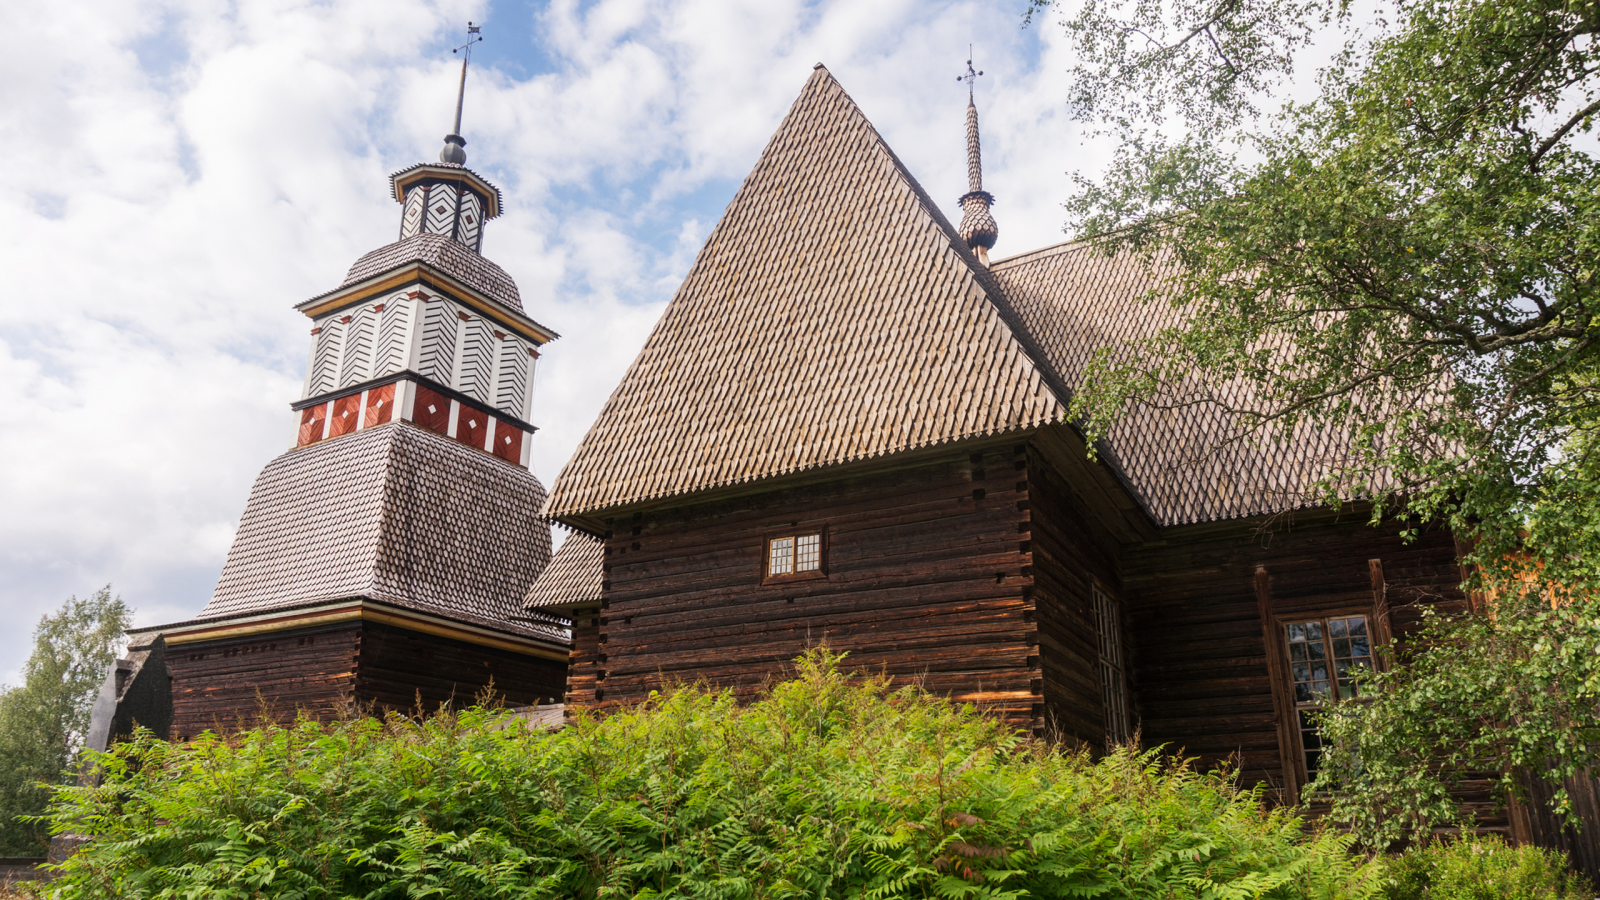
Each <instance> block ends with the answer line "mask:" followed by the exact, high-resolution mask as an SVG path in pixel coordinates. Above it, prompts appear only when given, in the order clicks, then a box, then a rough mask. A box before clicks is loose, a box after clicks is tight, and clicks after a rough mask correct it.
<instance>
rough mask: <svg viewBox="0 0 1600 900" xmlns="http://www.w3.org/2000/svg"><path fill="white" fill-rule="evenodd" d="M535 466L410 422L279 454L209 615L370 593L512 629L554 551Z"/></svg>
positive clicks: (541, 632)
mask: <svg viewBox="0 0 1600 900" xmlns="http://www.w3.org/2000/svg"><path fill="white" fill-rule="evenodd" d="M544 500H545V490H544V487H543V486H542V485H541V484H539V481H538V479H537V478H535V477H534V476H533V475H532V474H530V473H529V472H528V471H527V470H525V469H523V468H521V467H519V466H514V465H511V464H510V463H507V462H505V461H503V460H500V459H498V458H496V457H493V456H490V455H489V454H487V453H484V452H482V451H479V450H474V449H472V448H470V447H466V446H464V445H462V444H460V443H457V442H456V441H454V440H451V439H450V438H447V437H444V436H441V435H437V434H434V433H432V432H429V431H425V430H423V429H421V428H418V427H416V426H415V425H412V424H410V423H409V422H394V423H391V424H388V425H380V426H377V427H374V428H368V429H363V430H361V431H357V432H354V433H352V434H349V435H345V436H343V437H338V438H332V439H330V440H326V441H323V442H321V443H317V444H312V445H310V446H308V447H303V448H299V449H295V450H290V451H289V452H287V453H285V454H283V455H282V456H279V457H278V458H277V459H274V460H273V461H272V462H270V463H268V464H267V466H266V468H264V469H262V471H261V474H260V475H259V476H257V478H256V483H255V485H254V486H253V487H252V488H251V490H250V500H249V502H248V504H247V505H246V506H245V511H244V516H243V518H242V519H241V520H240V522H239V530H238V532H237V533H236V534H235V535H234V539H233V546H232V548H230V549H229V551H228V559H227V562H226V563H225V564H224V565H223V568H222V576H221V578H220V579H218V581H217V587H216V591H215V592H214V593H213V594H212V597H211V602H210V603H208V604H206V607H205V609H204V610H202V611H201V612H200V616H199V618H201V619H213V618H220V617H227V616H239V615H252V614H258V613H262V612H267V611H272V610H280V609H292V608H299V607H303V606H305V605H308V604H313V603H318V602H323V601H330V600H343V599H349V598H355V597H363V598H367V599H370V600H377V601H381V602H384V603H389V604H392V605H395V606H399V607H403V608H406V609H412V610H416V611H419V612H425V613H432V614H435V615H439V616H443V617H446V618H452V619H456V620H459V621H464V622H468V623H474V624H491V625H493V626H494V627H496V628H498V629H500V630H502V631H510V632H524V633H527V634H529V635H530V636H536V637H540V638H544V639H555V640H559V641H562V642H565V640H566V636H565V634H564V633H563V632H561V630H560V629H557V628H554V627H550V626H542V625H527V624H516V623H514V622H513V621H512V620H511V617H512V616H516V615H519V614H520V613H521V608H522V601H523V597H524V596H525V595H526V593H527V589H528V587H529V585H530V584H531V583H532V582H533V580H534V578H535V577H536V576H538V574H539V573H540V572H541V571H543V569H544V567H545V565H546V564H547V563H548V562H549V560H550V526H549V524H548V523H547V522H545V521H544V520H542V519H540V518H539V517H538V511H539V507H540V505H541V504H542V503H543V502H544Z"/></svg>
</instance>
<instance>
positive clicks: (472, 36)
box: [439, 22, 483, 166]
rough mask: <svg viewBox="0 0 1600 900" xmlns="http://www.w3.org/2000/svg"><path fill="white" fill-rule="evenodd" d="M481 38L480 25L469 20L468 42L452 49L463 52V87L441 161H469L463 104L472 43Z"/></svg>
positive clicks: (455, 162) (440, 156) (442, 151)
mask: <svg viewBox="0 0 1600 900" xmlns="http://www.w3.org/2000/svg"><path fill="white" fill-rule="evenodd" d="M481 40H483V35H481V34H479V33H478V26H477V25H474V24H472V23H471V22H468V23H467V42H466V43H465V44H462V45H461V46H459V47H457V48H455V49H454V50H451V51H450V52H451V53H460V54H461V87H460V89H459V90H457V92H456V124H455V127H454V128H452V129H450V133H449V134H447V135H445V136H444V149H443V150H440V151H439V161H440V162H444V163H453V164H455V165H458V166H459V165H463V164H464V163H466V161H467V151H466V149H465V148H466V146H467V140H466V138H463V137H462V136H461V105H462V104H463V103H464V102H465V101H466V99H467V63H468V62H469V61H471V59H472V45H473V44H476V43H478V42H479V41H481Z"/></svg>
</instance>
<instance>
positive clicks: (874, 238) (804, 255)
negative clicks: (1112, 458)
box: [546, 66, 1064, 518]
mask: <svg viewBox="0 0 1600 900" xmlns="http://www.w3.org/2000/svg"><path fill="white" fill-rule="evenodd" d="M974 266H975V261H974V260H973V259H972V257H971V255H970V253H969V252H968V251H967V249H966V245H965V242H964V241H962V240H961V239H960V237H959V236H957V235H956V233H955V229H954V228H952V227H951V225H950V223H949V221H947V220H946V219H945V217H944V216H943V215H942V214H941V213H940V212H939V209H938V207H937V205H935V204H934V203H933V201H932V200H931V199H929V197H928V195H927V194H926V193H925V192H924V191H923V190H922V188H921V187H920V186H919V185H918V184H917V182H916V179H914V178H912V177H911V175H910V173H909V172H907V171H906V169H905V167H904V166H903V165H902V164H901V163H900V160H899V159H897V158H896V157H895V155H894V153H893V152H892V151H890V149H889V147H888V145H886V144H885V143H884V141H883V138H882V137H880V136H879V135H878V132H877V131H876V130H875V129H874V128H873V127H872V125H871V123H869V122H868V121H867V119H866V117H865V116H863V115H862V114H861V111H860V109H858V108H857V107H856V105H855V103H854V102H853V101H851V99H850V97H849V96H848V95H847V94H846V93H845V91H844V89H843V88H842V87H840V86H839V83H838V82H837V81H835V80H834V79H833V76H832V75H830V74H829V73H828V71H827V70H826V69H824V68H822V67H820V66H819V67H818V68H817V69H816V70H815V71H814V72H813V73H812V76H811V78H810V80H809V81H807V82H806V86H805V89H804V90H803V91H802V92H801V94H800V97H799V99H797V100H796V101H795V103H794V105H793V106H792V107H791V108H790V110H789V113H788V115H787V116H786V117H785V118H784V120H783V124H782V125H780V126H779V128H778V131H777V133H776V134H774V135H773V137H772V140H771V141H770V142H769V143H768V144H767V147H766V149H765V151H763V153H762V155H761V159H760V161H759V162H757V163H756V167H755V170H754V171H752V172H751V173H750V175H749V177H748V178H746V179H745V182H744V184H743V186H741V187H740V189H739V191H738V193H737V194H736V195H735V197H734V199H733V202H732V203H731V204H730V205H729V206H728V209H727V211H726V212H725V213H724V214H723V217H722V220H721V221H720V222H719V223H718V224H717V227H716V229H715V230H714V231H713V232H712V233H711V236H710V238H709V239H708V240H707V242H706V245H705V247H704V248H702V249H701V251H700V254H699V256H698V257H697V258H696V260H695V263H694V265H693V267H692V268H691V269H690V271H689V274H688V277H687V278H686V279H685V280H684V282H683V285H682V286H681V287H680V288H679V289H678V292H677V294H676V295H675V296H674V297H673V299H672V301H671V303H669V304H668V306H667V309H666V311H665V312H664V313H663V314H662V317H661V320H660V321H659V322H658V323H657V324H656V327H655V330H654V331H653V332H652V333H651V335H650V337H649V339H648V340H647V341H646V342H645V346H644V349H643V350H642V351H641V352H640V354H639V356H638V358H637V359H635V360H634V362H633V365H632V366H631V367H630V368H629V369H628V371H627V374H626V375H624V376H623V379H622V383H621V384H620V385H619V386H618V387H617V389H616V390H615V391H614V392H613V393H612V395H611V397H610V399H609V400H608V401H607V402H606V405H605V407H604V408H603V409H602V411H601V413H600V416H599V418H598V419H597V420H596V421H595V423H594V424H593V426H591V428H590V429H589V432H588V434H587V435H586V436H585V437H584V439H583V441H582V443H581V444H580V445H579V447H578V450H577V452H576V453H575V454H574V456H573V457H572V459H571V461H570V462H568V463H567V465H566V467H565V468H564V469H563V470H562V472H561V474H560V476H559V477H558V478H557V480H556V483H555V485H554V487H553V489H552V493H551V498H550V501H549V503H548V504H547V505H546V513H547V514H548V515H550V516H552V517H556V518H561V517H576V516H581V515H583V514H585V513H588V512H592V511H595V510H600V509H606V508H610V507H615V506H620V505H624V504H629V503H636V502H641V501H646V500H650V499H654V498H658V497H665V496H669V495H676V494H683V493H687V492H691V491H699V490H704V489H707V488H712V487H717V486H721V485H730V484H737V483H740V482H747V481H751V480H755V479H759V478H767V477H771V476H775V475H782V474H785V473H789V472H796V471H801V470H805V469H809V468H814V467H817V466H821V465H827V464H832V463H839V462H846V461H850V460H857V459H864V458H868V457H875V456H882V455H886V454H891V453H897V452H900V451H904V450H910V449H913V448H917V447H924V446H929V445H934V444H940V443H944V442H947V441H952V440H958V439H961V438H966V437H975V436H981V435H989V434H995V433H999V432H1005V431H1010V430H1014V429H1019V428H1024V427H1029V426H1036V425H1040V424H1043V423H1045V422H1048V421H1052V420H1055V419H1058V418H1060V417H1061V415H1062V414H1063V412H1064V408H1063V407H1062V405H1061V403H1060V401H1059V400H1058V399H1057V397H1056V395H1055V394H1054V393H1053V392H1052V391H1051V390H1050V389H1049V388H1048V387H1046V386H1045V384H1044V382H1043V380H1042V379H1041V378H1040V376H1039V373H1038V370H1037V369H1036V368H1035V366H1034V365H1033V363H1032V362H1031V361H1030V360H1029V359H1028V357H1027V354H1026V353H1025V352H1024V349H1023V346H1022V344H1021V343H1019V342H1018V340H1017V338H1016V337H1015V336H1014V335H1013V334H1012V331H1011V329H1010V328H1009V327H1007V325H1006V324H1005V322H1004V321H1002V319H1001V316H1000V314H999V311H998V310H997V308H996V307H995V305H994V304H993V303H992V302H991V301H990V300H989V297H988V293H987V291H986V290H985V288H984V286H983V285H982V284H981V283H980V281H979V277H978V274H977V270H976V269H975V268H974Z"/></svg>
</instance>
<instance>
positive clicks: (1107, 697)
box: [1094, 585, 1133, 744]
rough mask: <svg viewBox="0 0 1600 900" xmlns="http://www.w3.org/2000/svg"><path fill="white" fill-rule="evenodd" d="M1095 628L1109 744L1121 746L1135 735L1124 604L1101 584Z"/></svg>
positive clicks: (1095, 605) (1096, 602)
mask: <svg viewBox="0 0 1600 900" xmlns="http://www.w3.org/2000/svg"><path fill="white" fill-rule="evenodd" d="M1094 618H1095V626H1096V628H1097V630H1098V631H1099V635H1100V697H1101V703H1102V705H1103V706H1104V707H1105V714H1106V743H1107V744H1120V743H1122V742H1124V741H1126V740H1128V739H1129V738H1131V737H1132V736H1133V725H1132V721H1131V718H1130V717H1129V715H1128V676H1127V670H1126V668H1125V667H1124V665H1123V653H1122V605H1121V604H1120V603H1118V602H1117V600H1116V599H1115V598H1114V597H1112V596H1111V595H1110V594H1107V593H1106V592H1105V591H1102V590H1100V588H1099V586H1098V585H1097V586H1096V587H1095V589H1094Z"/></svg>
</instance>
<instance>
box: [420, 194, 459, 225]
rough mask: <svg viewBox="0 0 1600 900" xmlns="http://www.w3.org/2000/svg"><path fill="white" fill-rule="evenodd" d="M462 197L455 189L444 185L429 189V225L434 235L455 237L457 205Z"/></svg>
mask: <svg viewBox="0 0 1600 900" xmlns="http://www.w3.org/2000/svg"><path fill="white" fill-rule="evenodd" d="M460 197H461V195H460V194H457V193H456V192H455V190H454V189H452V188H449V187H446V186H445V185H442V184H436V185H434V186H433V187H432V188H429V189H428V213H427V225H426V226H424V227H426V228H427V229H428V230H429V231H431V232H433V233H434V234H442V235H444V236H445V237H453V236H454V234H453V232H454V230H455V229H454V226H455V220H456V204H457V202H458V201H459V199H460Z"/></svg>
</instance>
